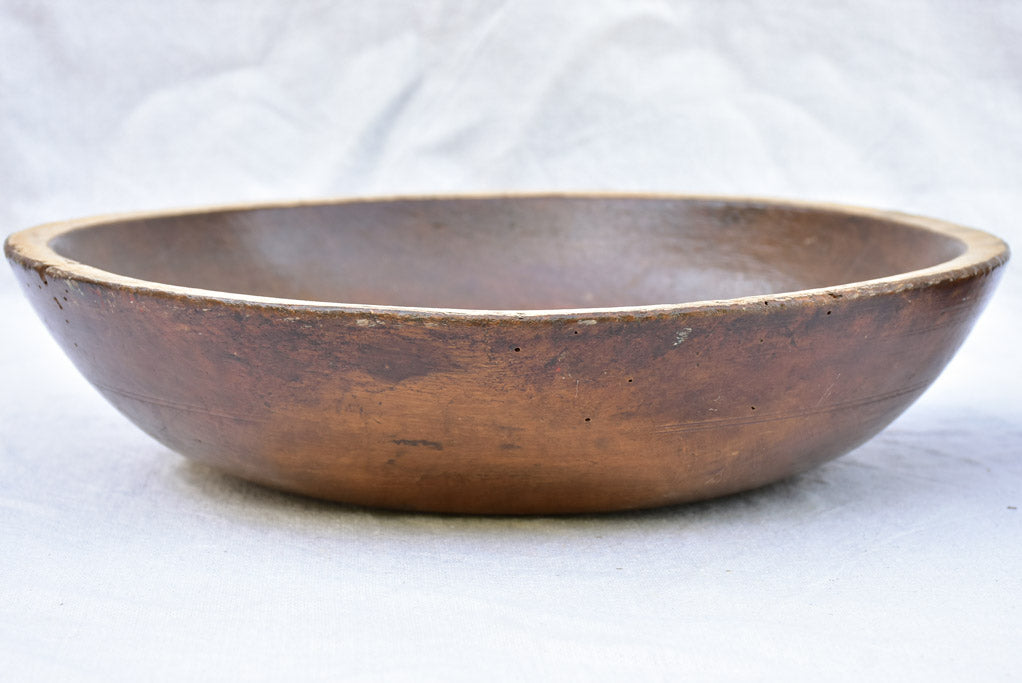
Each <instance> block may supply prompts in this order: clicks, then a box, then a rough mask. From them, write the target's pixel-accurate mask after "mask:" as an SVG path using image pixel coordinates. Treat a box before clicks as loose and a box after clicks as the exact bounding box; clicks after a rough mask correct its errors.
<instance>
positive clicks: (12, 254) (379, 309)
mask: <svg viewBox="0 0 1022 683" xmlns="http://www.w3.org/2000/svg"><path fill="white" fill-rule="evenodd" d="M481 199H482V200H485V199H635V200H643V199H649V200H661V201H663V200H667V201H698V202H710V203H712V202H718V203H723V204H734V205H736V206H737V205H743V206H750V207H754V206H769V207H779V208H787V209H795V210H803V211H820V212H828V213H838V214H844V215H849V216H858V217H864V218H873V219H877V220H882V221H888V222H892V223H898V224H901V225H906V226H909V227H912V228H916V229H920V230H924V231H926V232H931V233H936V234H939V235H944V236H948V237H951V238H952V239H955V240H957V241H959V242H961V243H962V244H963V245H964V246H965V250H964V251H963V252H962V253H961V254H959V255H958V256H956V257H955V258H953V259H950V260H948V261H944V262H943V263H938V264H936V265H933V266H930V267H927V268H922V269H919V270H913V271H907V272H904V273H897V274H894V275H889V276H886V277H882V278H875V279H871V280H861V281H857V282H849V283H845V284H840V285H834V286H830V287H818V288H813V289H803V290H794V291H789V292H778V293H773V294H758V295H752V296H743V297H737V298H731V299H707V300H701V301H686V302H678V303H670V304H651V305H638V306H617V307H594V308H556V309H523V310H514V309H466V308H435V307H423V306H395V305H374V304H358V303H341V302H331V301H315V300H306V299H288V298H278V297H269V296H259V295H255V294H243V293H236V292H226V291H218V290H211V289H201V288H196V287H186V286H181V285H171V284H165V283H161V282H154V281H150V280H142V279H139V278H134V277H129V276H125V275H120V274H118V273H113V272H110V271H106V270H102V269H100V268H96V267H94V266H90V265H88V264H85V263H81V262H79V261H75V260H72V259H69V258H66V257H64V256H62V255H60V254H58V253H57V252H56V251H55V250H54V249H53V248H52V247H50V243H51V242H52V240H54V239H55V238H57V237H59V236H61V235H64V234H67V233H70V232H73V231H76V230H84V229H87V228H90V227H95V226H99V225H104V224H108V223H112V222H121V221H137V220H145V219H158V218H169V217H187V216H196V215H202V214H209V213H230V212H242V211H252V210H264V209H288V208H301V207H314V206H337V205H344V204H356V203H388V202H400V201H435V200H481ZM4 252H5V254H6V255H7V258H8V259H10V260H12V261H15V262H18V263H20V264H21V265H23V266H26V267H29V268H33V269H35V270H38V271H40V272H41V273H44V274H46V275H48V276H50V277H52V278H55V279H65V280H76V281H80V282H84V283H89V284H93V285H99V286H105V287H109V288H113V289H124V290H132V291H137V292H139V293H145V294H147V295H152V296H166V297H174V298H184V299H188V300H193V301H196V302H198V301H206V302H217V303H221V304H228V305H248V306H257V307H263V308H279V309H288V310H305V311H310V312H319V313H336V314H343V313H348V314H354V315H372V316H375V317H380V316H393V317H413V318H457V319H468V320H502V319H517V320H522V319H578V318H583V319H584V318H593V319H601V318H604V319H606V318H617V317H650V316H653V317H659V316H665V315H673V314H681V313H692V312H696V311H720V310H724V309H727V310H735V309H746V310H747V309H750V308H756V309H759V310H764V308H765V307H764V306H763V304H765V303H770V302H776V303H779V304H781V305H784V304H785V303H789V302H796V301H798V302H812V301H817V300H819V301H833V299H834V298H846V299H855V298H861V297H867V296H876V295H882V294H892V293H897V292H901V291H907V290H912V289H918V288H920V287H927V286H932V285H937V284H940V283H943V282H951V281H957V280H962V279H967V278H969V277H973V276H976V275H980V274H985V273H989V272H991V271H993V270H995V269H996V268H998V267H1000V266H1002V265H1004V264H1005V263H1007V261H1008V258H1009V255H1010V250H1009V247H1008V245H1007V244H1006V243H1005V242H1004V241H1003V240H1001V239H999V238H997V237H995V236H994V235H991V234H990V233H987V232H984V231H982V230H977V229H975V228H968V227H965V226H962V225H958V224H955V223H950V222H947V221H943V220H940V219H936V218H929V217H925V216H918V215H914V214H908V213H902V212H899V211H890V210H883V209H873V208H867V207H860V206H853V205H847V204H839V203H831V202H817V201H801V200H789V199H778V198H772V197H757V196H743V195H712V194H710V195H702V194H670V193H662V194H661V193H627V192H621V193H617V192H541V193H535V192H523V193H479V194H471V193H467V194H435V195H391V196H363V197H350V198H324V199H310V200H302V201H277V202H272V201H271V202H255V203H239V204H224V205H213V206H204V207H194V208H183V209H181V208H179V209H166V210H160V211H138V212H126V213H114V214H104V215H99V216H91V217H87V218H78V219H72V220H66V221H57V222H53V223H45V224H42V225H38V226H35V227H32V228H28V229H25V230H21V231H19V232H15V233H13V234H12V235H10V236H9V237H8V238H7V240H6V241H5V242H4ZM586 322H588V320H587V321H586Z"/></svg>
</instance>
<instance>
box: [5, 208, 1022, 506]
mask: <svg viewBox="0 0 1022 683" xmlns="http://www.w3.org/2000/svg"><path fill="white" fill-rule="evenodd" d="M5 253H6V255H7V258H8V259H9V260H10V262H11V264H12V265H13V267H14V269H15V271H16V272H17V274H18V276H19V279H20V281H21V282H22V283H23V285H24V287H25V291H26V293H27V294H28V296H29V298H30V299H31V301H32V304H33V305H34V307H35V309H36V310H37V312H38V313H39V315H40V317H41V318H42V320H43V321H44V322H45V324H46V325H47V327H48V328H49V329H50V332H51V333H52V334H53V336H54V337H55V338H56V340H57V341H58V342H59V343H60V345H61V346H62V347H63V349H64V351H65V352H66V353H67V354H68V356H69V357H70V358H71V359H72V361H73V362H74V363H75V365H76V366H77V367H78V368H79V369H80V371H81V372H82V374H83V375H84V376H85V377H86V378H87V379H88V380H89V381H90V382H91V383H92V384H93V385H95V386H96V388H97V389H99V391H100V392H101V393H102V394H103V395H104V396H105V397H106V398H107V399H108V400H109V401H110V402H111V403H113V405H115V406H116V407H117V408H118V409H119V410H120V411H121V412H123V413H124V414H125V415H126V416H127V417H128V418H130V419H131V420H132V421H133V422H135V423H136V424H137V425H138V426H139V427H141V428H142V429H144V430H145V431H146V432H148V433H149V434H151V435H152V436H153V437H154V438H156V439H157V440H159V441H160V442H162V443H164V444H165V445H167V446H169V447H170V448H172V449H174V450H176V451H178V452H179V453H182V454H184V455H186V456H188V457H190V458H194V459H196V460H198V461H201V462H204V463H207V464H210V465H213V466H215V467H217V468H220V469H222V470H224V471H226V472H229V473H232V474H235V475H237V476H240V477H243V478H246V479H249V480H252V481H256V482H260V483H263V484H266V485H269V486H273V487H276V488H280V489H284V490H288V491H293V492H298V493H302V494H307V495H310V496H316V497H320V498H327V499H333V500H339V501H345V502H350V503H356V504H362V505H369V506H379V507H387V508H395V509H405V510H429V511H441V512H463V513H511V514H527V513H570V512H591V511H603V510H621V509H632V508H643V507H654V506H661V505H668V504H676V503H680V502H685V501H692V500H697V499H702V498H708V497H713V496H720V495H724V494H729V493H734V492H736V491H741V490H744V489H749V488H753V487H757V486H760V485H763V484H766V483H768V482H771V481H775V480H778V479H780V478H783V477H787V476H789V475H792V474H794V473H797V472H800V471H803V470H805V469H807V468H810V467H812V466H814V465H816V464H818V463H821V462H823V461H825V460H828V459H830V458H833V457H836V456H838V455H840V454H842V453H845V452H847V451H848V450H850V449H852V448H854V447H855V446H856V445H858V444H860V443H862V442H863V441H865V440H866V439H868V438H869V437H871V436H873V435H874V434H876V433H877V432H878V431H879V430H881V429H882V428H883V427H884V426H886V425H887V424H888V423H889V422H890V421H891V420H893V419H894V418H895V417H896V416H897V415H898V414H900V413H901V412H902V411H903V410H904V409H905V408H906V407H907V406H908V405H909V404H910V403H911V402H912V401H913V400H914V399H915V398H917V397H918V396H919V395H920V394H921V393H922V392H923V391H924V390H925V388H926V387H927V386H928V385H929V384H930V383H931V382H932V381H933V380H934V379H935V378H936V377H937V375H938V373H939V372H940V371H941V369H942V368H943V367H944V366H945V364H946V363H947V362H948V360H949V359H950V358H951V356H952V355H953V353H954V352H955V350H956V349H957V348H958V347H959V345H960V344H961V342H962V341H963V339H964V338H965V335H966V334H967V333H968V331H969V329H970V328H971V327H972V324H973V322H974V320H975V318H976V316H977V315H978V314H979V312H980V311H981V309H982V307H983V305H984V303H985V301H986V300H987V298H988V296H989V294H990V293H991V291H992V289H993V287H994V284H995V282H996V279H997V276H998V275H999V273H1000V270H1001V269H1000V268H999V266H1001V265H1003V264H1004V263H1005V262H1006V261H1007V258H1008V248H1007V246H1006V245H1005V244H1004V243H1003V242H1001V241H1000V240H998V239H997V238H995V237H992V236H990V235H988V234H986V233H983V232H980V231H977V230H973V229H969V228H964V227H960V226H955V225H952V224H949V223H945V222H942V221H938V220H934V219H928V218H921V217H916V216H908V215H905V214H899V213H893V212H885V211H878V210H872V209H860V208H853V207H845V206H836V205H828V204H812V203H803V202H793V201H779V200H766V199H750V198H717V197H685V196H625V195H530V196H526V195H521V196H484V197H446V198H445V197H440V198H400V199H366V200H346V201H332V202H316V203H299V204H287V205H284V204H280V205H258V206H239V207H228V208H216V209H205V210H192V211H175V212H162V213H146V214H134V215H122V216H110V217H100V218H90V219H82V220H75V221H68V222H61V223H53V224H48V225H44V226H40V227H37V228H32V229H29V230H25V231H22V232H19V233H16V234H14V235H12V236H11V237H9V238H8V240H7V242H6V244H5Z"/></svg>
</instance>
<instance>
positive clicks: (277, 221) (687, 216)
mask: <svg viewBox="0 0 1022 683" xmlns="http://www.w3.org/2000/svg"><path fill="white" fill-rule="evenodd" d="M51 246H52V247H53V248H54V250H55V251H57V252H58V253H59V254H61V255H63V256H65V257H67V258H70V259H73V260H76V261H80V262H82V263H85V264H88V265H91V266H94V267H97V268H100V269H103V270H107V271H110V272H113V273H118V274H121V275H127V276H130V277H135V278H139V279H142V280H149V281H154V282H159V283H164V284H172V285H179V286H185V287H195V288H201V289H210V290H217V291H224V292H235V293H239V294H250V295H261V296H270V297H278V298H288V299H306V300H313V301H332V302H344V303H359V304H372V305H394V306H423V307H435V308H466V309H490V310H495V309H516V310H530V309H532V310H535V309H559V308H604V307H615V306H645V305H655V304H671V303H682V302H689V301H703V300H712V299H728V298H735V297H741V296H752V295H762V294H774V293H779V292H788V291H797V290H802V289H813V288H819V287H831V286H836V285H841V284H847V283H850V282H858V281H862V280H870V279H874V278H879V277H886V276H890V275H896V274H898V273H904V272H908V271H912V270H918V269H921V268H926V267H930V266H934V265H937V264H939V263H942V262H945V261H948V260H950V259H953V258H955V257H956V256H958V255H960V254H962V253H963V252H964V251H965V249H966V247H965V244H964V243H963V242H961V241H960V240H958V239H955V238H953V237H950V236H948V235H942V234H938V233H936V232H931V231H928V230H924V229H922V228H917V227H914V226H912V225H909V224H905V223H901V222H898V221H896V220H894V219H891V220H886V219H883V218H877V217H874V216H864V215H855V214H849V213H844V212H841V211H837V210H827V209H821V208H806V207H788V206H781V205H774V204H769V203H757V202H755V201H749V202H733V201H719V200H703V199H656V198H614V197H608V198H598V197H597V198H594V197H583V198H570V197H505V198H480V199H471V198H460V199H412V200H398V201H362V202H349V203H339V204H323V205H299V206H293V207H285V208H256V209H242V210H218V211H211V212H203V213H193V214H184V215H176V216H162V217H155V218H144V219H131V220H120V221H117V222H111V223H105V224H101V225H95V226H92V227H88V228H84V229H79V230H74V231H71V232H68V233H64V234H62V235H59V236H58V237H56V238H55V239H54V240H53V241H52V243H51Z"/></svg>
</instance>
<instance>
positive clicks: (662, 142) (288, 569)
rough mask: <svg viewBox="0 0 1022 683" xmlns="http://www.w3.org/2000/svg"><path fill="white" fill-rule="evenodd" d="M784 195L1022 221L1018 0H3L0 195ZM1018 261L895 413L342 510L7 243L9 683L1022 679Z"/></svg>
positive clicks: (0, 624) (73, 200)
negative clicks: (164, 380)
mask: <svg viewBox="0 0 1022 683" xmlns="http://www.w3.org/2000/svg"><path fill="white" fill-rule="evenodd" d="M524 189H544V190H545V189H610V190H654V191H667V192H713V193H747V194H757V195H775V196H786V197H795V198H810V199H823V200H832V201H839V202H846V203H861V204H866V205H872V206H879V207H884V208H895V209H901V210H905V211H911V212H916V213H923V214H929V215H934V216H938V217H942V218H946V219H949V220H953V221H957V222H961V223H965V224H968V225H974V226H977V227H982V228H985V229H987V230H990V231H992V232H995V233H997V234H999V235H1001V236H1002V237H1004V238H1006V239H1008V240H1009V242H1011V241H1014V242H1015V243H1016V245H1017V244H1022V229H1020V226H1019V215H1020V214H1022V3H1018V2H1013V1H1010V0H1006V1H1002V2H997V1H995V0H960V1H957V2H952V1H946V2H914V1H905V2H889V1H888V0H872V1H868V2H854V3H849V2H799V3H787V2H774V1H771V0H745V1H739V0H725V1H722V2H713V1H710V0H706V1H705V2H667V1H659V2H645V1H641V2H640V1H630V2H624V1H621V2H593V1H586V2H552V1H550V0H537V1H532V0H518V1H517V2H500V3H498V2H488V1H483V2H454V1H441V0H434V1H431V2H412V1H408V2H399V1H397V0H383V1H381V2H356V1H348V0H343V1H341V0H337V1H325V0H324V1H316V2H310V1H303V0H299V1H295V0H291V1H289V0H249V1H243V0H237V1H211V0H201V1H200V0H191V1H178V0H171V1H167V2H114V1H112V0H90V1H89V2H83V1H80V0H64V1H57V0H52V1H39V2H33V1H30V0H29V1H26V0H0V226H2V228H3V231H4V232H5V233H6V232H11V231H13V230H15V229H18V228H22V227H26V226H28V225H31V224H34V223H38V222H44V221H48V220H54V219H59V218H66V217H73V216H78V215H85V214H93V213H105V212H111V211H120V210H132V209H155V208H162V207H173V206H188V205H196V204H209V203H225V202H234V201H245V200H254V199H288V198H308V197H317V196H338V195H365V194H401V193H433V192H462V191H486V190H524ZM1020 300H1022V280H1020V277H1019V275H1018V267H1017V264H1010V265H1009V267H1008V270H1007V273H1006V275H1005V277H1004V280H1003V281H1002V285H1001V287H1000V290H999V291H998V292H997V294H996V296H995V297H994V299H993V301H992V303H991V305H990V306H989V308H988V309H987V311H986V313H985V315H984V316H983V317H982V318H981V321H980V323H979V324H978V325H977V327H976V329H975V331H974V333H973V335H972V337H971V338H970V339H969V341H968V342H967V343H966V345H965V346H964V347H963V349H962V351H961V352H960V354H959V355H958V356H957V357H956V359H955V360H954V361H953V363H952V364H951V366H950V367H949V368H948V370H947V371H946V372H945V374H944V375H943V376H942V377H941V378H940V379H939V380H938V382H937V383H936V384H935V385H934V386H933V388H932V389H931V390H930V391H929V392H928V393H927V394H926V395H925V397H924V398H923V399H921V400H920V401H919V402H917V403H916V405H914V406H913V407H912V408H911V409H910V411H909V412H908V413H906V414H905V415H904V416H903V417H902V418H901V419H899V420H898V421H897V422H896V423H895V424H894V425H892V426H891V427H890V428H889V429H888V430H887V431H886V432H884V433H883V434H882V435H881V436H879V437H878V438H876V439H874V440H873V441H871V442H870V443H868V444H867V445H865V446H863V447H861V448H859V449H858V450H857V451H855V452H853V453H852V454H850V455H848V456H846V457H844V458H842V459H839V460H837V461H835V462H833V463H830V464H828V465H825V466H823V467H820V468H819V469H817V470H815V471H813V472H811V473H809V474H806V475H804V476H801V477H798V478H796V479H793V480H790V481H786V482H783V483H781V484H778V485H775V486H772V487H769V488H766V489H764V490H760V491H756V492H753V493H750V494H748V495H743V496H737V497H732V498H729V499H725V500H719V501H714V502H709V503H705V504H697V505H689V506H683V507H678V508H670V509H663V510H656V511H652V512H644V513H633V514H617V515H606V516H586V517H567V518H525V519H500V518H461V517H444V516H431V515H407V514H396V513H387V512H377V511H369V510H361V509H354V508H349V507H345V506H339V505H328V504H321V503H318V502H313V501H308V500H304V499H299V498H295V497H291V496H287V495H282V494H278V493H275V492H272V491H268V490H264V489H261V488H258V487H255V486H251V485H248V484H245V483H242V482H239V481H236V480H233V479H230V478H227V477H224V476H221V475H219V474H217V473H215V472H213V471H210V470H208V469H205V468H203V467H200V466H197V465H192V464H189V463H187V462H186V461H184V460H183V459H181V458H179V457H178V456H176V455H174V454H172V453H170V452H169V451H167V450H166V449H165V448H163V447H162V446H160V445H158V444H157V443H155V442H153V441H152V440H150V439H149V438H148V437H146V436H144V435H143V434H142V433H141V432H139V431H138V430H136V429H135V428H134V427H132V426H131V425H130V424H129V423H128V422H127V421H126V420H125V419H124V418H122V417H121V416H120V415H118V414H117V413H116V412H115V411H114V410H113V409H112V408H111V407H109V406H108V405H107V404H106V403H105V402H104V401H103V400H102V399H101V398H100V397H99V395H98V394H97V393H96V392H95V391H94V390H92V389H91V388H90V387H89V386H88V385H87V384H86V383H85V382H84V380H82V379H81V378H80V377H79V376H78V374H77V373H76V372H75V371H74V369H73V368H72V367H71V365H70V363H69V362H68V361H67V360H65V359H64V357H63V356H62V354H61V353H60V352H59V351H58V350H57V348H56V345H55V344H54V343H53V342H52V341H51V340H49V338H48V337H47V334H46V333H45V331H44V329H43V328H42V326H41V324H39V323H38V322H37V321H36V319H35V317H34V315H33V314H32V312H31V311H30V310H29V307H28V305H27V303H26V302H25V301H24V300H23V299H22V297H21V294H20V292H19V291H17V287H16V286H15V282H14V280H13V278H12V277H11V275H10V272H9V271H8V270H7V269H6V268H3V269H2V272H0V313H2V316H0V671H3V674H2V676H3V678H5V679H6V680H12V681H15V680H46V679H49V678H53V679H60V680H78V679H82V680H97V681H108V680H111V679H123V680H194V679H221V680H224V679H232V678H234V677H240V678H241V679H243V680H253V679H267V680H280V679H282V678H295V677H297V676H298V675H301V677H303V678H312V679H323V680H335V679H344V680H348V679H352V680H412V679H415V680H490V679H497V680H501V679H508V680H536V679H545V680H562V679H568V680H596V679H602V678H605V679H608V680H628V679H631V680H636V677H639V679H644V680H674V679H678V678H682V677H684V678H692V677H695V678H699V679H702V678H712V679H715V678H724V679H730V678H744V677H749V676H763V675H767V674H769V676H770V677H771V678H774V679H782V678H785V679H789V678H793V677H794V678H800V679H807V680H817V679H819V678H824V679H834V678H845V679H848V678H852V677H856V678H857V677H860V676H863V675H867V676H870V677H873V678H875V677H877V676H882V677H884V678H888V679H894V678H896V677H897V678H905V677H906V676H908V677H910V678H916V679H920V680H923V679H926V680H929V679H935V678H936V679H958V680H962V679H964V678H966V677H968V678H970V679H974V680H1006V679H1008V678H1013V677H1016V676H1018V675H1019V671H1020V669H1022V654H1020V652H1022V649H1020V648H1019V643H1020V640H1019V633H1020V629H1022V509H1016V508H1022V452H1020V451H1022V411H1020V409H1019V382H1020V379H1022V372H1020V368H1022V361H1020V357H1022V354H1020V352H1019V334H1020V332H1022V326H1020V323H1019V321H1020V320H1022V307H1020V304H1019V301H1020Z"/></svg>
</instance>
